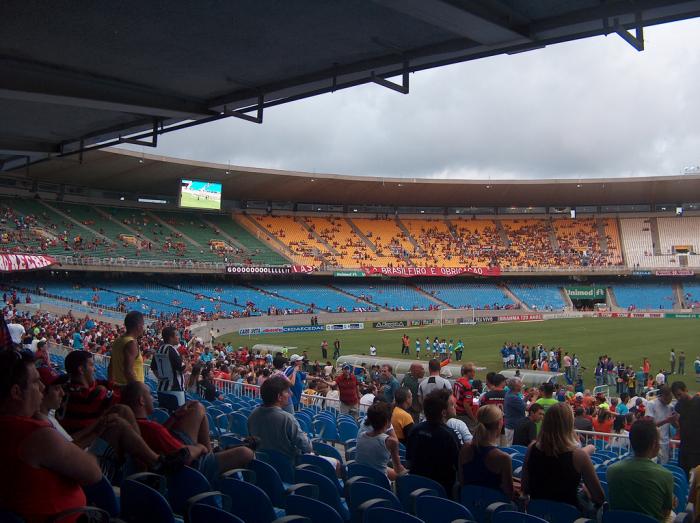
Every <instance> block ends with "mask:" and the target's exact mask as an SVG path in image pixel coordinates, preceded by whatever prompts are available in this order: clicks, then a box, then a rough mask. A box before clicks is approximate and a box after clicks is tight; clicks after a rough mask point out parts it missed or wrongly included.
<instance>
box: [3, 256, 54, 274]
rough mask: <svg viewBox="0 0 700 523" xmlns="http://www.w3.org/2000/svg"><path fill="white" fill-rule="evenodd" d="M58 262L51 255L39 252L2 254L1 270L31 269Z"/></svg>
mask: <svg viewBox="0 0 700 523" xmlns="http://www.w3.org/2000/svg"><path fill="white" fill-rule="evenodd" d="M55 263H56V260H54V259H53V258H52V257H51V256H42V255H38V254H0V272H15V271H31V270H34V269H43V268H44V267H48V266H50V265H53V264H55Z"/></svg>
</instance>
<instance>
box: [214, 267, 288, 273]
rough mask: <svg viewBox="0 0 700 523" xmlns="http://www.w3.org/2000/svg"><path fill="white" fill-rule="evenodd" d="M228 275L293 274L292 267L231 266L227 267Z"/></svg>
mask: <svg viewBox="0 0 700 523" xmlns="http://www.w3.org/2000/svg"><path fill="white" fill-rule="evenodd" d="M226 273H227V274H291V273H292V268H291V267H254V266H238V265H229V266H228V267H226Z"/></svg>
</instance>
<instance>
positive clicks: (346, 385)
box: [335, 363, 360, 417]
mask: <svg viewBox="0 0 700 523" xmlns="http://www.w3.org/2000/svg"><path fill="white" fill-rule="evenodd" d="M335 383H336V384H337V385H338V392H339V393H340V412H341V413H343V414H350V415H352V416H354V417H357V415H358V414H359V412H360V393H359V388H360V386H359V384H358V382H357V378H356V377H355V375H354V374H353V373H352V365H350V364H347V363H346V364H345V365H343V372H341V373H340V375H339V376H338V377H337V378H336V379H335Z"/></svg>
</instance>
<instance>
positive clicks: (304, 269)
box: [292, 265, 317, 274]
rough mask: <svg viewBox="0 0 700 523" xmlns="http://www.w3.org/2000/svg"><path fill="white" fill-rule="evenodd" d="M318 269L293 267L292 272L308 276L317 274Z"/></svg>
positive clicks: (311, 266) (305, 266)
mask: <svg viewBox="0 0 700 523" xmlns="http://www.w3.org/2000/svg"><path fill="white" fill-rule="evenodd" d="M316 270H317V268H316V267H314V266H313V265H292V272H294V273H303V274H307V273H310V272H316Z"/></svg>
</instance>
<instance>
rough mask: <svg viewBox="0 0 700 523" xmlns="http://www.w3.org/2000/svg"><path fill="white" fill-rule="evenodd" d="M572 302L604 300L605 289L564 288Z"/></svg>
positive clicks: (594, 287)
mask: <svg viewBox="0 0 700 523" xmlns="http://www.w3.org/2000/svg"><path fill="white" fill-rule="evenodd" d="M564 290H565V291H566V293H567V294H568V295H569V298H571V299H572V300H604V299H605V287H596V286H590V287H588V286H586V287H564Z"/></svg>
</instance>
